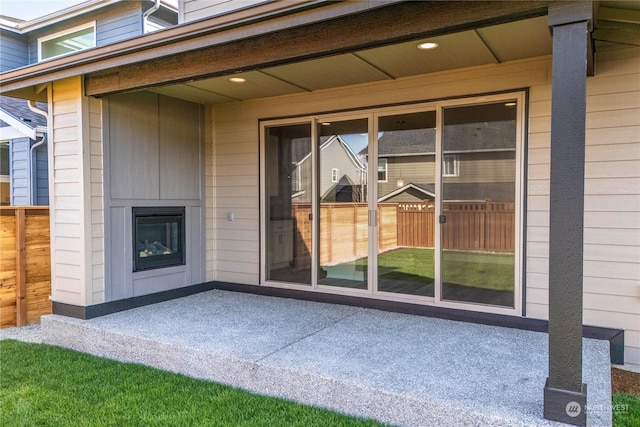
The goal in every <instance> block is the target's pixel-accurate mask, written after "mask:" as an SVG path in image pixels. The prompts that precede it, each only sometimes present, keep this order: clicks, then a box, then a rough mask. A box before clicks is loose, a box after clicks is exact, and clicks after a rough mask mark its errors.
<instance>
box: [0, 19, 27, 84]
mask: <svg viewBox="0 0 640 427" xmlns="http://www.w3.org/2000/svg"><path fill="white" fill-rule="evenodd" d="M27 46H28V38H27V36H25V35H20V34H15V33H12V32H10V31H6V30H2V29H0V52H2V54H1V55H0V73H2V72H5V71H8V70H13V69H14V68H19V67H24V66H25V65H29V54H28V51H27Z"/></svg>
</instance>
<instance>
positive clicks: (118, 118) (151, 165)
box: [104, 92, 205, 301]
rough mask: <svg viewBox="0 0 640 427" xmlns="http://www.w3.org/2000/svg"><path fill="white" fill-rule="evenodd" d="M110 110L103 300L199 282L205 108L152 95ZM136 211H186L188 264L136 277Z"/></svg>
mask: <svg viewBox="0 0 640 427" xmlns="http://www.w3.org/2000/svg"><path fill="white" fill-rule="evenodd" d="M104 105H105V111H104V114H105V116H104V123H105V128H106V129H105V130H106V133H105V134H106V135H107V137H106V138H105V154H107V155H108V159H107V160H106V161H105V164H108V169H107V170H105V174H106V176H105V190H106V205H107V206H106V209H107V211H106V212H105V215H106V216H107V218H108V219H109V225H105V236H108V237H107V245H106V247H107V248H108V249H107V255H106V256H105V260H106V263H107V266H106V271H107V274H108V278H107V280H106V284H107V285H106V286H107V287H106V289H105V300H106V301H114V300H118V299H123V298H131V297H135V296H139V295H145V294H150V293H155V292H160V291H165V290H169V289H175V288H178V287H182V286H188V285H193V284H197V283H201V282H202V281H204V280H205V277H204V258H205V247H204V245H205V242H204V238H203V230H204V202H203V192H202V179H203V176H204V174H203V157H202V156H203V153H202V151H203V141H202V140H201V135H202V125H203V120H202V113H201V108H200V106H199V105H197V104H194V103H191V102H187V101H182V100H178V99H175V98H169V97H166V96H163V95H158V94H153V93H149V92H139V93H132V94H126V95H118V96H112V97H110V98H109V99H108V100H107V102H106V103H105V104H104ZM134 206H184V207H185V219H186V224H185V234H186V250H187V264H186V265H184V266H176V267H169V268H162V269H156V270H149V271H142V272H136V273H133V253H132V213H131V210H132V207H134Z"/></svg>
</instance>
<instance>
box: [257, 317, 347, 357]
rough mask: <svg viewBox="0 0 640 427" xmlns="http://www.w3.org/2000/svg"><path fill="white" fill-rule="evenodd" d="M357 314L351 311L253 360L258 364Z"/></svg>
mask: <svg viewBox="0 0 640 427" xmlns="http://www.w3.org/2000/svg"><path fill="white" fill-rule="evenodd" d="M356 314H357V312H356V313H351V314H349V315H347V316H344V317H341V318H340V319H337V320H335V321H333V322H331V323H329V324H327V325H325V326H323V327H322V328H320V329H318V330H315V331H313V332H311V333H309V334H307V335H305V336H303V337H300V338H298V339H297V340H295V341H293V342H290V343H289V344H287V345H285V346H284V347H280V348H279V349H277V350H274V351H272V352H270V353H268V354H265V355H264V356H262V357H260V358H258V359H256V360H254V361H253V362H254V363H256V364H257V363H260V362H262V361H264V360H266V359H267V358H269V357H271V356H273V355H274V354H276V353H279V352H281V351H282V350H285V349H287V348H289V347H291V346H293V345H295V344H298V343H299V342H301V341H303V340H305V339H307V338H309V337H312V336H313V335H316V334H318V333H320V332H322V331H324V330H325V329H327V328H329V327H331V326H333V325H336V324H338V323H340V322H342V321H344V320H346V319H348V318H350V317H353V316H355V315H356Z"/></svg>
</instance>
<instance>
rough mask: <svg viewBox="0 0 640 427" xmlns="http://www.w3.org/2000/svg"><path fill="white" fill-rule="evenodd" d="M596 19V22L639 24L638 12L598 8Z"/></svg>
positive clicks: (639, 13) (639, 16)
mask: <svg viewBox="0 0 640 427" xmlns="http://www.w3.org/2000/svg"><path fill="white" fill-rule="evenodd" d="M596 18H597V21H598V22H600V21H613V22H624V23H628V24H640V10H635V9H619V8H612V7H604V6H600V7H599V8H598V13H597V15H596Z"/></svg>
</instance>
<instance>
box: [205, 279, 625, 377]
mask: <svg viewBox="0 0 640 427" xmlns="http://www.w3.org/2000/svg"><path fill="white" fill-rule="evenodd" d="M210 283H212V284H214V288H215V289H220V290H224V291H232V292H244V293H251V294H256V295H264V296H271V297H278V298H293V299H300V300H305V301H314V302H323V303H327V304H342V305H348V306H353V307H363V308H372V309H375V310H382V311H389V312H394V313H404V314H413V315H416V316H425V317H435V318H438V319H446V320H454V321H459V322H468V323H477V324H481V325H491V326H501V327H504V328H513V329H522V330H525V331H534V332H548V330H549V329H548V326H549V322H547V321H546V320H542V319H530V318H525V317H517V316H505V315H501V314H493V313H482V312H477V311H467V310H459V309H452V308H443V307H434V306H429V305H421V304H411V303H405V302H397V301H386V300H378V299H373V298H361V297H352V296H345V295H335V294H326V293H320V292H311V291H301V290H297V289H282V288H271V287H267V286H257V285H239V284H236V283H229V282H210ZM582 336H583V337H584V338H591V339H598V340H607V341H609V344H610V350H609V355H610V359H611V363H615V364H620V365H623V364H624V331H623V330H621V329H613V328H604V327H600V326H588V325H585V326H583V328H582Z"/></svg>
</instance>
